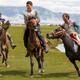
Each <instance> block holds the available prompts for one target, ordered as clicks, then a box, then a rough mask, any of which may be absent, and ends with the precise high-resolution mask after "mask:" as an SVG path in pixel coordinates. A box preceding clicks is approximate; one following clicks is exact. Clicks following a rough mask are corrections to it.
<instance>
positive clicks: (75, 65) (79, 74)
mask: <svg viewBox="0 0 80 80" xmlns="http://www.w3.org/2000/svg"><path fill="white" fill-rule="evenodd" d="M71 62H72V63H73V65H74V67H75V68H76V71H77V73H78V76H79V77H80V72H79V68H78V66H77V64H76V62H75V61H71Z"/></svg>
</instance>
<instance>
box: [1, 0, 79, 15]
mask: <svg viewBox="0 0 80 80" xmlns="http://www.w3.org/2000/svg"><path fill="white" fill-rule="evenodd" d="M27 1H28V0H0V5H3V6H25V3H26V2H27ZM31 1H32V2H33V4H34V6H41V7H44V8H47V9H49V10H51V11H53V12H68V13H77V14H80V0H31Z"/></svg>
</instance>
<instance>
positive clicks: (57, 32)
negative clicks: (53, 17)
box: [47, 27, 65, 39]
mask: <svg viewBox="0 0 80 80" xmlns="http://www.w3.org/2000/svg"><path fill="white" fill-rule="evenodd" d="M64 35H65V30H64V29H62V28H61V27H59V28H57V29H55V30H54V31H53V32H50V33H47V38H48V39H55V38H61V37H63V36H64Z"/></svg>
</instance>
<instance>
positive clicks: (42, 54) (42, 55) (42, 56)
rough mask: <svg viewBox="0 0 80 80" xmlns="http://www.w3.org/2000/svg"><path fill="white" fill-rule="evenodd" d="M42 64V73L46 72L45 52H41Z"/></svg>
mask: <svg viewBox="0 0 80 80" xmlns="http://www.w3.org/2000/svg"><path fill="white" fill-rule="evenodd" d="M41 63H42V71H41V72H42V73H43V72H44V53H43V50H42V52H41Z"/></svg>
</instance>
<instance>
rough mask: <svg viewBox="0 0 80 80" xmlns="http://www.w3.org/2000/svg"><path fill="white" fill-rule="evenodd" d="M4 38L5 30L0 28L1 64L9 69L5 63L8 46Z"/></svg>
mask: <svg viewBox="0 0 80 80" xmlns="http://www.w3.org/2000/svg"><path fill="white" fill-rule="evenodd" d="M6 37H7V36H6V32H5V30H4V29H3V28H2V27H1V26H0V56H2V64H4V65H5V66H6V67H9V65H8V63H7V59H8V52H9V46H8V43H7V39H6Z"/></svg>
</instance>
